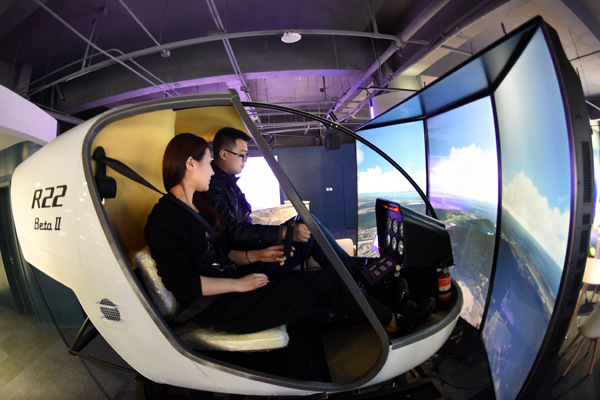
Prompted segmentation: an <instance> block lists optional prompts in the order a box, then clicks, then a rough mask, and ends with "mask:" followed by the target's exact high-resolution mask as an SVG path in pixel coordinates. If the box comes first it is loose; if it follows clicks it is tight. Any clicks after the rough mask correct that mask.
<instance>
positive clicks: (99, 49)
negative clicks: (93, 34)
mask: <svg viewBox="0 0 600 400" xmlns="http://www.w3.org/2000/svg"><path fill="white" fill-rule="evenodd" d="M34 1H35V2H36V3H37V4H38V5H39V6H40V7H41V8H43V9H44V10H46V12H48V13H49V14H50V15H52V16H53V17H54V18H56V20H57V21H58V22H60V23H61V24H63V25H64V26H65V27H66V28H67V29H69V30H70V31H71V32H73V33H74V34H75V35H77V37H79V38H80V39H81V40H83V41H84V42H86V43H88V44H89V45H90V46H92V47H93V48H94V49H96V50H97V51H99V52H100V53H102V54H104V55H105V56H106V57H108V58H110V59H111V60H113V61H114V62H117V63H119V64H121V65H122V66H123V67H125V68H127V69H128V70H130V71H131V72H133V73H134V74H136V75H137V76H139V77H140V78H142V79H143V80H145V81H146V82H148V83H149V84H150V85H152V86H154V87H158V86H157V85H156V83H155V82H152V81H151V80H150V79H148V78H146V77H145V76H144V75H142V74H140V73H139V72H138V71H136V70H135V69H133V68H132V67H130V66H129V65H127V64H125V62H123V61H121V60H120V59H119V58H117V57H114V56H113V55H111V54H109V53H107V52H106V51H104V50H102V49H101V48H100V47H98V46H96V44H95V43H93V42H91V41H89V40H88V39H87V38H86V37H85V36H83V35H82V34H81V33H79V32H78V31H77V30H76V29H75V28H73V27H72V26H71V25H69V23H68V22H67V21H65V20H64V19H62V18H61V17H60V16H58V14H56V13H55V12H54V11H52V10H51V9H50V8H48V7H47V6H46V5H45V4H44V3H42V1H41V0H34ZM74 75H75V74H74ZM62 81H64V79H63V80H61V82H62ZM56 83H59V82H56ZM56 83H54V84H56ZM50 86H52V85H50ZM47 87H49V86H47ZM158 88H159V89H160V90H161V91H162V92H164V93H165V95H166V96H168V97H171V95H170V94H169V93H168V91H167V90H165V89H163V88H160V87H158Z"/></svg>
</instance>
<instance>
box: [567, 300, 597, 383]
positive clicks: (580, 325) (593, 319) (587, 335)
mask: <svg viewBox="0 0 600 400" xmlns="http://www.w3.org/2000/svg"><path fill="white" fill-rule="evenodd" d="M577 330H578V331H579V332H578V333H577V336H575V339H573V341H572V342H571V343H570V344H569V345H568V346H567V348H566V349H565V350H564V351H563V354H565V353H566V352H567V350H569V349H570V348H571V346H573V344H574V343H575V341H576V340H577V339H578V338H579V336H583V340H582V341H581V343H580V344H579V347H578V348H577V352H575V355H574V356H573V359H572V360H571V363H570V364H569V366H568V367H567V369H566V370H565V372H564V373H563V376H565V375H566V374H567V372H569V369H570V368H571V366H572V365H573V362H575V359H576V358H577V355H579V351H580V350H581V347H582V346H583V344H584V343H585V341H586V340H587V339H590V340H591V342H590V347H591V346H592V344H594V353H593V356H592V359H591V360H590V368H589V370H588V375H591V374H592V368H593V367H594V361H595V360H596V352H597V350H598V339H599V338H600V307H596V309H594V311H592V313H591V314H590V315H589V316H579V317H577ZM589 352H590V349H589V348H588V353H589ZM586 354H587V353H586Z"/></svg>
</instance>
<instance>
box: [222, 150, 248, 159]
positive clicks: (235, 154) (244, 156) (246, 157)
mask: <svg viewBox="0 0 600 400" xmlns="http://www.w3.org/2000/svg"><path fill="white" fill-rule="evenodd" d="M223 150H225V151H226V152H228V153H231V154H233V155H234V156H238V157H239V158H241V159H242V161H246V160H247V159H248V153H246V154H238V153H234V152H233V151H231V150H227V149H223Z"/></svg>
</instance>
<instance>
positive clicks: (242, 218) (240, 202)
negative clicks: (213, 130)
mask: <svg viewBox="0 0 600 400" xmlns="http://www.w3.org/2000/svg"><path fill="white" fill-rule="evenodd" d="M248 140H250V137H248V135H246V133H244V132H242V131H240V130H238V129H234V128H223V129H221V130H220V131H219V132H217V134H216V135H215V138H214V140H213V158H214V160H213V170H214V171H215V175H214V176H213V177H212V179H211V182H210V187H209V190H208V192H204V193H203V197H204V198H205V200H207V201H208V202H209V203H210V204H212V205H213V207H214V208H215V209H216V210H217V212H219V214H220V215H221V217H222V222H223V224H224V225H225V226H226V227H227V229H226V230H227V232H228V235H229V239H230V241H231V242H232V245H234V246H235V247H236V248H239V249H241V250H249V249H256V248H264V247H268V246H273V245H279V244H282V243H283V241H284V239H285V237H286V234H287V229H288V226H286V225H258V224H253V223H252V217H251V213H252V207H251V205H250V204H249V203H248V201H247V200H246V197H245V196H244V193H243V192H242V191H241V190H240V188H239V187H238V185H237V180H238V178H237V177H236V175H238V174H240V173H241V172H242V170H243V169H244V165H245V164H246V159H247V157H248V143H247V142H248ZM315 221H316V222H317V224H318V225H319V227H320V228H321V230H322V231H323V233H324V235H325V237H326V238H327V240H328V241H329V243H330V244H331V245H332V247H333V249H334V251H335V252H336V254H337V255H338V257H339V258H340V260H341V261H342V262H343V263H344V265H345V266H346V268H347V269H348V271H350V273H351V274H352V275H355V274H356V273H357V271H358V268H357V266H356V263H355V262H354V260H353V259H352V257H350V255H348V253H346V252H345V251H344V250H343V249H342V248H341V247H340V246H339V245H338V244H337V242H336V241H335V239H334V238H333V236H331V233H329V231H327V229H325V227H323V226H322V225H321V224H320V223H319V221H317V220H315ZM293 229H294V232H293V242H294V244H293V246H294V247H295V248H296V249H297V251H295V254H294V256H293V257H292V258H288V259H287V260H286V262H285V263H284V268H285V269H293V268H295V267H297V266H299V265H300V263H301V262H302V261H306V260H307V259H308V258H309V257H311V256H312V257H313V259H314V260H315V261H316V262H317V263H318V264H319V265H321V266H330V265H331V263H330V262H329V260H328V259H327V257H326V256H325V254H324V253H323V251H322V250H321V248H320V247H319V246H318V245H317V243H316V241H315V240H314V238H313V237H312V236H311V234H310V231H309V230H308V227H307V226H306V225H305V224H303V223H301V222H298V223H296V224H294V228H293ZM298 250H301V251H298ZM249 261H258V260H249Z"/></svg>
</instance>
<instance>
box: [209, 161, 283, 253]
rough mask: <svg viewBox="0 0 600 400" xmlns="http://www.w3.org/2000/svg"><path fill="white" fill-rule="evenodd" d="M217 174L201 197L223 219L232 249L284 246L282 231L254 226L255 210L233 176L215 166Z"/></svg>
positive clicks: (281, 229) (271, 227) (267, 226)
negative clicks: (253, 211) (253, 214)
mask: <svg viewBox="0 0 600 400" xmlns="http://www.w3.org/2000/svg"><path fill="white" fill-rule="evenodd" d="M212 167H213V170H214V171H215V174H214V175H213V177H212V178H211V180H210V187H209V189H208V191H207V192H202V193H201V195H202V197H204V199H205V200H206V201H208V202H209V203H210V204H211V205H212V206H213V207H214V208H215V210H217V212H218V213H219V214H220V215H221V218H222V223H223V226H224V227H225V229H224V230H225V234H226V235H227V238H228V241H229V244H230V246H231V247H232V248H233V249H236V250H252V249H262V248H265V247H269V246H274V245H279V244H281V243H282V238H281V236H282V232H283V227H282V226H279V225H259V224H253V223H252V218H251V217H250V214H251V213H252V207H251V206H250V204H249V203H248V201H247V200H246V196H244V193H242V191H241V190H240V188H239V187H238V185H237V180H238V178H236V177H235V176H233V175H230V174H228V173H227V172H225V171H223V170H222V169H221V168H219V167H218V166H216V165H215V163H214V162H213V164H212Z"/></svg>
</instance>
